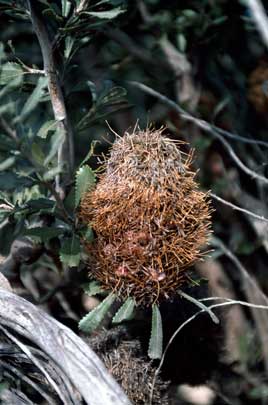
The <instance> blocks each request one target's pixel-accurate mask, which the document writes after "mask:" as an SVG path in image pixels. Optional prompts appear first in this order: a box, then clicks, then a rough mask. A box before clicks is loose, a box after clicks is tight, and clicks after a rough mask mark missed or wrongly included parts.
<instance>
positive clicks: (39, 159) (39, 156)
mask: <svg viewBox="0 0 268 405" xmlns="http://www.w3.org/2000/svg"><path fill="white" fill-rule="evenodd" d="M31 152H32V157H33V159H34V161H35V162H36V163H37V164H38V165H40V166H42V165H43V163H44V160H45V155H44V152H43V150H42V149H41V146H40V145H38V143H36V142H34V143H33V144H32V148H31Z"/></svg>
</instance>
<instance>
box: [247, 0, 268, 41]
mask: <svg viewBox="0 0 268 405" xmlns="http://www.w3.org/2000/svg"><path fill="white" fill-rule="evenodd" d="M247 6H248V7H249V9H250V11H251V14H252V17H253V19H254V21H255V24H256V27H257V30H258V31H259V33H260V35H261V37H262V40H263V42H264V44H265V46H266V48H268V18H267V15H266V14H265V9H264V7H263V5H262V2H261V1H260V0H248V1H247Z"/></svg>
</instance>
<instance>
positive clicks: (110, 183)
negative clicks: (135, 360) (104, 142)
mask: <svg viewBox="0 0 268 405" xmlns="http://www.w3.org/2000/svg"><path fill="white" fill-rule="evenodd" d="M192 156H193V153H192V151H190V153H189V154H185V153H183V152H182V151H181V150H180V148H179V143H176V142H174V141H172V140H170V139H168V138H166V137H164V136H163V135H162V131H161V130H153V131H151V130H146V131H138V132H135V133H133V134H128V133H126V134H125V135H124V136H123V137H119V138H118V139H117V140H116V141H115V143H114V145H113V147H112V148H111V154H110V157H109V158H108V159H107V160H106V161H105V162H104V164H103V169H104V170H103V173H102V174H101V175H100V176H99V182H98V184H97V187H96V188H95V190H93V191H89V192H88V193H85V195H84V196H83V198H82V201H81V206H80V218H81V220H82V221H83V222H84V223H85V224H87V225H90V226H92V228H93V229H94V231H95V233H96V235H97V237H96V239H95V241H94V243H93V244H86V248H87V250H88V253H89V254H90V256H91V257H92V260H93V261H94V266H92V267H93V270H92V272H93V276H94V277H96V279H98V280H99V281H100V282H101V284H102V286H103V288H104V289H107V290H113V291H114V292H115V293H117V294H118V295H119V296H120V298H122V299H125V298H127V297H128V296H131V297H133V298H134V299H135V301H136V303H137V304H141V305H150V304H152V303H154V302H159V301H161V300H163V299H167V298H168V297H172V296H174V295H175V294H176V292H177V290H178V289H179V288H181V286H182V285H183V283H185V281H186V280H187V273H186V271H185V270H186V269H187V268H188V267H189V266H191V265H192V264H193V263H194V262H195V261H196V260H198V259H200V258H201V257H202V255H203V253H202V252H201V248H202V247H203V246H204V245H205V244H206V243H207V241H208V237H209V234H210V232H211V231H210V213H211V208H210V204H209V201H208V194H207V193H203V192H202V191H200V190H199V189H198V184H197V183H196V181H195V179H194V177H195V172H194V171H193V170H192V169H191V162H192Z"/></svg>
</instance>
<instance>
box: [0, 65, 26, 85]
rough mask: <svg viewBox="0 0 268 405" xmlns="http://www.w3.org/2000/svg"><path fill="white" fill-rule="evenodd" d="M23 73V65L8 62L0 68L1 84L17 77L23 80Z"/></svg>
mask: <svg viewBox="0 0 268 405" xmlns="http://www.w3.org/2000/svg"><path fill="white" fill-rule="evenodd" d="M23 75H24V72H23V70H22V67H21V66H20V65H19V64H18V63H14V62H8V63H6V64H5V65H3V66H2V68H1V70H0V86H4V85H6V84H8V83H10V82H11V81H13V80H15V79H19V81H20V82H21V80H22V76H23ZM16 83H17V80H16Z"/></svg>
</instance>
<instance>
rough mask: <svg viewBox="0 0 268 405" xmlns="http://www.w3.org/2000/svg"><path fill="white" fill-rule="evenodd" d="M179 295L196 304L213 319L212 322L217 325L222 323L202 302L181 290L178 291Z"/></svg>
mask: <svg viewBox="0 0 268 405" xmlns="http://www.w3.org/2000/svg"><path fill="white" fill-rule="evenodd" d="M178 293H179V295H181V296H182V297H183V298H185V299H186V300H188V301H190V302H192V303H193V304H195V305H196V306H197V307H199V308H202V309H204V311H206V312H207V313H208V314H209V316H210V318H211V319H212V321H213V322H214V323H216V324H217V323H220V321H219V318H218V317H217V316H216V315H215V314H214V313H213V312H212V311H211V310H210V309H208V307H206V306H205V305H204V304H202V302H200V301H199V300H197V299H195V298H194V297H191V296H190V295H188V294H186V293H185V292H183V291H181V290H178Z"/></svg>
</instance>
